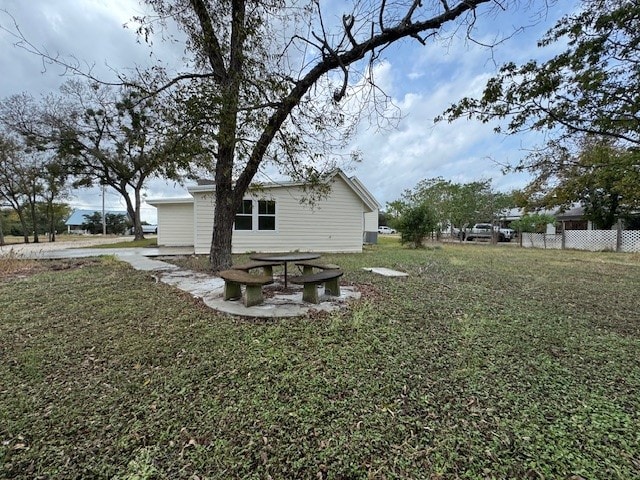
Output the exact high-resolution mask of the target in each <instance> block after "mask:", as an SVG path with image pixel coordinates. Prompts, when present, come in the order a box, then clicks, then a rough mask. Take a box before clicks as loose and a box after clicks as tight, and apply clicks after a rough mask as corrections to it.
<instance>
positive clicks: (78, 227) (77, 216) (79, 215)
mask: <svg viewBox="0 0 640 480" xmlns="http://www.w3.org/2000/svg"><path fill="white" fill-rule="evenodd" d="M96 213H98V214H100V215H101V216H102V211H101V210H74V211H73V213H72V214H71V215H70V216H69V218H67V221H66V222H64V224H65V225H66V226H67V233H79V234H84V233H87V229H86V228H83V227H82V225H83V224H85V223H86V222H87V219H86V218H85V217H90V216H91V215H95V214H96ZM104 213H105V216H106V215H124V216H125V217H126V216H127V212H126V211H125V210H105V212H104Z"/></svg>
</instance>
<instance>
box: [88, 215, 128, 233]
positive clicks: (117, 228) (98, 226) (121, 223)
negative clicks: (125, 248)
mask: <svg viewBox="0 0 640 480" xmlns="http://www.w3.org/2000/svg"><path fill="white" fill-rule="evenodd" d="M104 218H105V224H106V227H107V234H115V235H122V234H123V233H124V232H125V231H126V230H127V228H129V226H130V223H129V222H128V221H127V216H126V215H121V214H116V213H106V214H105V216H104ZM82 228H83V229H84V230H87V231H88V232H89V233H91V234H94V235H95V234H99V233H102V214H101V213H100V212H94V213H92V214H90V215H85V216H84V221H83V222H82Z"/></svg>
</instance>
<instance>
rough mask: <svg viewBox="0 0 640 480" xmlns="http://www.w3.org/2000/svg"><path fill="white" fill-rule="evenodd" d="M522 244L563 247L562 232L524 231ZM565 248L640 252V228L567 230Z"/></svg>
mask: <svg viewBox="0 0 640 480" xmlns="http://www.w3.org/2000/svg"><path fill="white" fill-rule="evenodd" d="M521 245H522V246H523V247H525V248H557V249H560V248H563V241H562V234H560V233H556V234H546V233H523V234H522V243H521ZM564 248H569V249H574V250H589V251H592V252H601V251H612V252H616V251H620V252H640V230H623V231H622V232H620V245H619V248H618V232H617V231H616V230H567V231H565V232H564Z"/></svg>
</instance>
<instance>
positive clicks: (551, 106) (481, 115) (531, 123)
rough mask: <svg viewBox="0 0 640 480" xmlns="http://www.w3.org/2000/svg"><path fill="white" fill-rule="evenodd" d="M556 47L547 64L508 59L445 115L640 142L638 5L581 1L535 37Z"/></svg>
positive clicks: (558, 135)
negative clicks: (477, 91) (557, 50)
mask: <svg viewBox="0 0 640 480" xmlns="http://www.w3.org/2000/svg"><path fill="white" fill-rule="evenodd" d="M538 45H539V46H540V47H555V48H557V47H558V46H560V48H563V46H564V45H566V47H564V48H563V51H562V52H561V53H559V54H557V55H555V56H553V57H552V58H550V59H549V60H547V61H546V62H538V61H535V60H531V61H530V62H527V63H526V64H524V65H516V64H515V63H507V64H506V65H504V66H502V68H501V69H500V72H499V74H498V75H497V76H496V77H494V78H492V79H490V80H489V81H488V83H487V85H486V87H485V89H484V92H483V95H482V96H481V97H480V98H477V99H476V98H464V99H462V100H461V101H460V102H458V103H457V104H454V105H453V106H452V107H450V108H449V109H448V110H447V111H446V112H445V113H444V118H447V119H449V120H454V119H456V118H460V117H467V118H475V119H479V120H481V121H483V122H489V121H491V120H494V119H508V122H507V124H506V128H505V127H504V126H503V125H499V126H497V127H496V130H497V131H506V132H507V133H517V132H521V131H524V130H529V129H533V130H545V131H547V132H548V133H549V134H550V135H551V136H552V137H555V140H556V141H557V140H560V139H564V138H567V137H571V136H573V135H576V134H579V135H582V134H591V135H599V136H607V137H612V138H615V139H617V140H620V141H622V142H624V143H626V144H630V145H636V146H637V145H640V68H639V66H640V48H638V46H639V45H640V3H639V2H638V1H637V0H583V1H582V8H581V9H580V10H579V11H577V12H575V13H573V14H570V15H567V16H565V17H563V18H562V19H561V20H560V21H558V22H557V23H556V25H555V26H554V27H553V28H551V29H550V30H549V31H548V32H547V34H546V35H545V36H544V37H543V38H542V39H541V40H540V41H539V43H538Z"/></svg>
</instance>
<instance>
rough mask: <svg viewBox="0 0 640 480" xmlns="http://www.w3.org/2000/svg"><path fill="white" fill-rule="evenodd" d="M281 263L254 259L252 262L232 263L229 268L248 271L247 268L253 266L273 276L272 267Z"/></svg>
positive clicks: (251, 268)
mask: <svg viewBox="0 0 640 480" xmlns="http://www.w3.org/2000/svg"><path fill="white" fill-rule="evenodd" d="M279 265H282V262H262V261H259V260H254V261H252V262H247V263H241V264H240V265H233V266H232V267H231V270H242V271H244V272H249V270H253V269H254V268H262V271H263V272H264V274H265V275H269V276H270V277H273V267H277V266H279Z"/></svg>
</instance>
